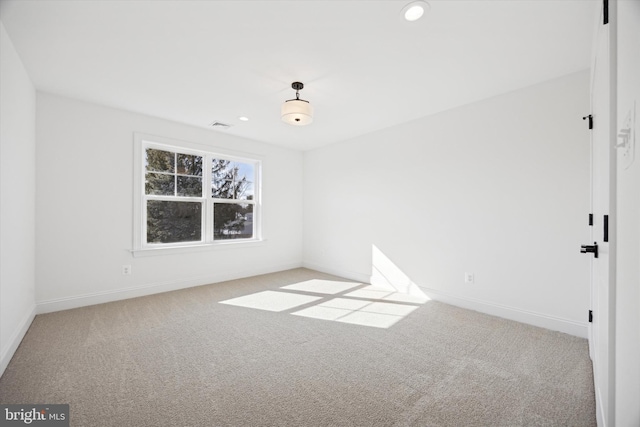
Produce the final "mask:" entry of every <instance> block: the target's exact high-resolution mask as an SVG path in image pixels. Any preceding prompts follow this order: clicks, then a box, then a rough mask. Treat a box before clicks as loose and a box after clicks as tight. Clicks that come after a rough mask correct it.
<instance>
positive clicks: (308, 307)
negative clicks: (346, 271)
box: [220, 245, 429, 328]
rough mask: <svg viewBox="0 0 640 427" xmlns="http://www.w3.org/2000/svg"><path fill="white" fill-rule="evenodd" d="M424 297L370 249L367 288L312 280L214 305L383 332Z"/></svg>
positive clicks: (380, 254) (345, 283)
mask: <svg viewBox="0 0 640 427" xmlns="http://www.w3.org/2000/svg"><path fill="white" fill-rule="evenodd" d="M427 301H429V298H428V297H427V296H426V295H425V294H424V292H422V291H421V290H420V289H419V288H418V286H417V285H416V284H415V283H413V282H412V281H411V280H410V279H409V277H408V276H407V275H406V274H404V273H403V272H402V271H401V270H400V269H399V268H398V267H397V266H396V265H395V264H394V263H393V262H391V260H389V258H387V257H386V256H385V255H384V254H383V253H382V251H380V250H379V249H378V248H377V247H376V246H375V245H374V246H373V248H372V272H371V284H370V285H369V284H363V283H355V282H342V281H337V280H321V279H313V280H307V281H304V282H299V283H294V284H292V285H286V286H282V287H280V288H278V289H277V290H269V291H262V292H257V293H253V294H249V295H245V296H242V297H238V298H232V299H229V300H226V301H220V304H227V305H234V306H238V307H247V308H253V309H258V310H267V311H274V312H282V313H289V314H292V315H295V316H302V317H310V318H314V319H321V320H329V321H334V322H341V323H350V324H354V325H361V326H369V327H374V328H389V327H391V326H393V325H394V324H395V323H397V322H398V321H399V320H401V319H403V318H404V317H406V316H408V315H409V314H410V313H411V312H413V311H414V310H415V309H417V308H418V307H420V305H422V304H424V303H425V302H427Z"/></svg>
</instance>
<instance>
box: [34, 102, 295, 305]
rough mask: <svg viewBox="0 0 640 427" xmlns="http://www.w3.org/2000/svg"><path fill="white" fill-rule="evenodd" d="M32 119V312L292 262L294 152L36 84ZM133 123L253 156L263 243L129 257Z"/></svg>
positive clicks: (291, 265)
mask: <svg viewBox="0 0 640 427" xmlns="http://www.w3.org/2000/svg"><path fill="white" fill-rule="evenodd" d="M36 129H37V134H36V136H37V153H36V165H37V170H38V175H37V184H38V199H37V205H36V207H37V216H36V227H37V228H36V231H37V236H38V239H37V242H38V246H37V270H36V284H37V288H36V289H37V293H36V299H37V302H38V307H39V308H38V310H39V311H40V312H45V311H51V310H58V309H63V308H69V307H74V306H80V305H87V304H91V303H98V302H104V301H108V300H114V299H120V298H126V297H132V296H138V295H144V294H148V293H153V292H160V291H165V290H169V289H177V288H181V287H186V286H193V285H200V284H206V283H211V282H215V281H220V280H226V279H233V278H238V277H245V276H251V275H254V274H260V273H265V272H271V271H277V270H283V269H288V268H295V267H299V266H300V265H301V252H302V237H301V234H302V203H301V198H302V183H301V177H302V154H301V153H300V152H297V151H292V150H288V149H284V148H277V147H275V146H270V145H267V144H263V143H258V142H253V141H249V140H246V139H241V138H237V137H233V136H232V135H229V134H225V133H222V132H217V131H214V130H207V129H200V128H194V127H190V126H185V125H182V124H178V123H174V122H170V121H166V120H162V119H158V118H153V117H148V116H144V115H140V114H135V113H130V112H125V111H121V110H116V109H112V108H107V107H103V106H99V105H94V104H90V103H85V102H80V101H77V100H72V99H68V98H63V97H59V96H55V95H51V94H46V93H40V92H39V93H38V96H37V126H36ZM134 132H141V133H145V134H150V135H157V136H161V137H165V138H172V139H178V140H183V141H187V142H192V143H199V144H205V145H208V146H211V147H218V148H222V149H226V150H233V151H237V152H242V153H248V154H250V155H251V154H253V155H258V156H261V157H262V159H263V193H262V195H263V200H264V210H263V237H264V238H265V239H266V241H265V242H264V244H262V245H257V246H255V245H254V246H251V247H246V246H245V247H235V248H225V249H214V250H208V251H203V252H196V253H188V254H179V255H159V256H151V257H133V256H132V254H131V249H132V240H133V236H132V233H133V211H132V209H133V141H134ZM125 264H130V265H131V266H132V272H133V274H132V275H131V276H123V275H122V265H125Z"/></svg>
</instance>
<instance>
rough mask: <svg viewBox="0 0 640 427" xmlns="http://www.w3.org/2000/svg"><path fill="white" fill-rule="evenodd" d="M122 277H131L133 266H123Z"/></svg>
mask: <svg viewBox="0 0 640 427" xmlns="http://www.w3.org/2000/svg"><path fill="white" fill-rule="evenodd" d="M122 275H123V276H131V266H130V265H123V266H122Z"/></svg>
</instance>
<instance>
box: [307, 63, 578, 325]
mask: <svg viewBox="0 0 640 427" xmlns="http://www.w3.org/2000/svg"><path fill="white" fill-rule="evenodd" d="M425 96H428V94H425ZM588 112H589V74H588V72H587V71H584V72H580V73H577V74H573V75H569V76H565V77H563V78H560V79H556V80H553V81H549V82H546V83H543V84H539V85H536V86H533V87H529V88H526V89H523V90H520V91H517V92H513V93H509V94H505V95H502V96H498V97H495V98H491V99H488V100H485V101H482V102H478V103H475V104H471V105H468V106H464V107H461V108H457V109H454V110H450V111H446V112H443V113H441V114H437V115H434V116H430V117H426V118H423V119H420V120H416V121H412V122H409V123H406V124H403V125H400V126H396V127H393V128H389V129H386V130H382V131H379V132H375V133H372V134H369V135H365V136H362V137H359V138H355V139H353V140H351V141H349V142H347V143H343V144H339V145H334V146H329V147H325V148H321V149H317V150H314V151H310V152H306V153H305V157H304V178H305V184H304V197H305V199H304V224H305V227H304V265H305V266H308V267H310V268H315V269H318V270H322V271H328V272H333V273H337V274H341V275H343V276H346V277H351V278H354V279H358V280H367V279H368V278H369V276H371V274H372V267H375V266H373V262H372V248H373V246H375V247H377V248H378V250H379V251H380V252H381V253H382V254H384V257H386V258H387V259H388V260H390V261H391V262H392V263H394V264H395V266H396V267H397V268H398V269H399V270H400V271H401V272H402V273H404V274H405V275H406V276H408V278H409V279H410V280H411V281H413V282H414V283H415V284H417V285H418V286H420V287H422V288H423V289H427V290H429V291H430V292H429V294H430V295H431V296H433V297H434V298H438V299H441V300H444V301H448V302H451V303H454V304H458V305H461V306H465V307H469V308H473V309H476V310H479V311H485V312H488V313H492V314H496V315H500V316H504V317H507V318H512V319H515V320H521V321H525V322H529V323H532V324H536V325H539V326H545V327H548V328H552V329H557V330H561V331H564V332H568V333H572V334H576V335H579V336H583V337H586V320H587V313H588V309H589V276H588V272H589V269H588V258H587V257H586V256H585V255H582V254H580V252H579V247H580V245H581V244H585V243H586V242H588V237H589V230H588V226H587V214H588V213H589V131H588V129H587V126H586V123H585V122H583V121H582V116H584V115H586V114H588ZM465 272H472V273H474V274H475V284H473V285H469V284H465V283H464V273H465Z"/></svg>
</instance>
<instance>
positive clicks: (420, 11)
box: [402, 0, 429, 22]
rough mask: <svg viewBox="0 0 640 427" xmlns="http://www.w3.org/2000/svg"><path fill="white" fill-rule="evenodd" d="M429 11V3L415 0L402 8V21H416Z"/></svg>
mask: <svg viewBox="0 0 640 427" xmlns="http://www.w3.org/2000/svg"><path fill="white" fill-rule="evenodd" d="M427 10H429V3H427V2H425V1H423V0H416V1H413V2H411V3H409V4H408V5H406V6H405V7H403V8H402V15H403V16H404V19H406V20H407V21H409V22H413V21H417V20H418V19H420V18H422V15H424V13H425V12H426V11H427Z"/></svg>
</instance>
